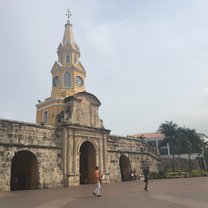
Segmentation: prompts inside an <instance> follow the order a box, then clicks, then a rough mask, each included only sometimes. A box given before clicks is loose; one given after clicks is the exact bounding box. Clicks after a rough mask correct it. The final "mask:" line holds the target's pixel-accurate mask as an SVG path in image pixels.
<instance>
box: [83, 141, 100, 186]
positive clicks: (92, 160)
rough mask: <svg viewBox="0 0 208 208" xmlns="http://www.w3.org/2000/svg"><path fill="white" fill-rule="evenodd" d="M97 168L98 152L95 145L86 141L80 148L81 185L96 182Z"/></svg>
mask: <svg viewBox="0 0 208 208" xmlns="http://www.w3.org/2000/svg"><path fill="white" fill-rule="evenodd" d="M95 166H96V151H95V147H94V145H93V144H92V143H91V142H89V141H86V142H84V143H83V144H82V145H81V147H80V184H90V183H93V182H94V178H93V172H94V169H95Z"/></svg>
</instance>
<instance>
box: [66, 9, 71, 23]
mask: <svg viewBox="0 0 208 208" xmlns="http://www.w3.org/2000/svg"><path fill="white" fill-rule="evenodd" d="M66 16H67V23H69V22H70V21H69V18H70V17H71V16H72V15H71V12H70V10H69V9H67V10H66Z"/></svg>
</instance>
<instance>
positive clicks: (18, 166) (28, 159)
mask: <svg viewBox="0 0 208 208" xmlns="http://www.w3.org/2000/svg"><path fill="white" fill-rule="evenodd" d="M10 184H11V185H10V187H11V191H15V190H28V189H36V188H38V184H39V175H38V161H37V159H36V157H35V155H34V154H33V153H31V152H29V151H25V150H24V151H19V152H17V153H15V155H14V157H13V159H12V164H11V183H10Z"/></svg>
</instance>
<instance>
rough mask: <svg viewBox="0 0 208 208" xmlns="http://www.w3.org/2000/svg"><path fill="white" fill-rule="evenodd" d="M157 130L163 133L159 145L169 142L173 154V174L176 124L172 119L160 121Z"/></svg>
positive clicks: (176, 141) (176, 137)
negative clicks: (163, 136) (162, 138)
mask: <svg viewBox="0 0 208 208" xmlns="http://www.w3.org/2000/svg"><path fill="white" fill-rule="evenodd" d="M158 131H159V132H160V133H162V134H164V135H165V138H164V140H163V142H162V143H161V145H163V144H167V143H169V145H170V149H171V154H172V155H173V174H175V153H176V149H177V147H178V125H177V124H176V123H173V122H172V121H166V122H165V123H162V124H161V125H160V127H159V129H158Z"/></svg>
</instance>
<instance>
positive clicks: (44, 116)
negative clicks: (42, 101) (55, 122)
mask: <svg viewBox="0 0 208 208" xmlns="http://www.w3.org/2000/svg"><path fill="white" fill-rule="evenodd" d="M43 123H48V111H44V113H43Z"/></svg>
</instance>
